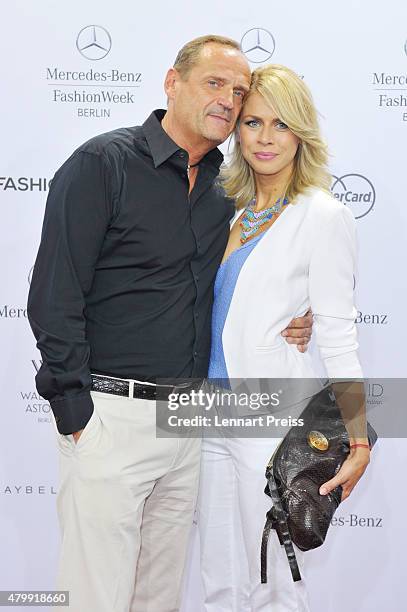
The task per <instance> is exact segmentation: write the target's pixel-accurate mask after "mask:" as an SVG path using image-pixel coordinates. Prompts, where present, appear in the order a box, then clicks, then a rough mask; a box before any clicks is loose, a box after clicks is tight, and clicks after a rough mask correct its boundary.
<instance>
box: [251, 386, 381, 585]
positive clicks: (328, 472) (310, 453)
mask: <svg viewBox="0 0 407 612" xmlns="http://www.w3.org/2000/svg"><path fill="white" fill-rule="evenodd" d="M300 418H301V419H303V421H304V425H303V426H301V427H292V428H291V429H290V431H289V432H288V433H287V435H286V436H285V437H284V439H283V440H282V442H281V443H280V445H279V446H278V447H277V449H276V450H275V452H274V453H273V456H272V457H271V459H270V461H269V463H268V465H267V468H266V479H267V485H266V488H265V493H266V494H267V495H269V496H270V497H271V499H272V502H273V506H272V508H271V509H270V510H269V511H268V512H267V520H266V524H265V526H264V531H263V539H262V546H261V582H263V583H264V582H267V541H268V537H269V534H270V529H275V530H276V531H277V535H278V537H279V540H280V544H281V545H283V546H284V547H285V551H286V554H287V559H288V562H289V565H290V569H291V574H292V577H293V580H294V581H297V580H301V575H300V572H299V569H298V564H297V560H296V557H295V551H294V548H293V543H294V544H295V545H296V546H297V547H298V548H299V549H300V550H303V551H306V550H311V549H313V548H317V547H318V546H321V544H323V542H324V540H325V537H326V534H327V531H328V528H329V525H330V523H331V519H332V517H333V515H334V513H335V510H336V509H337V507H338V506H339V504H340V501H341V495H342V487H341V486H339V487H337V488H336V489H334V490H333V491H331V492H330V493H328V494H327V495H320V493H319V488H320V486H321V485H322V484H323V483H324V482H326V481H327V480H330V479H331V478H333V477H334V476H335V474H336V473H337V472H338V470H339V469H340V467H341V466H342V463H343V462H344V461H345V459H346V457H347V456H348V454H349V438H348V433H347V431H346V428H345V425H344V423H343V420H342V416H341V412H340V409H339V407H338V405H337V402H336V399H335V395H334V393H333V391H332V387H331V386H328V387H325V388H324V389H322V391H320V392H319V393H318V394H317V395H315V396H314V397H313V398H312V399H311V401H310V402H309V403H308V405H307V406H306V408H305V409H304V410H303V412H302V413H301V416H300ZM367 436H368V439H369V444H370V447H371V448H372V446H373V445H374V444H375V442H376V440H377V434H376V432H375V431H374V429H373V427H372V426H371V425H370V424H369V423H367Z"/></svg>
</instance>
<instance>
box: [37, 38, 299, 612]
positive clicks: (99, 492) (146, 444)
mask: <svg viewBox="0 0 407 612" xmlns="http://www.w3.org/2000/svg"><path fill="white" fill-rule="evenodd" d="M249 85H250V70H249V66H248V64H247V61H246V59H245V57H244V55H243V54H242V53H241V51H240V49H239V46H238V44H237V43H235V42H234V41H232V40H229V39H225V38H221V37H216V36H210V37H202V38H200V39H196V40H195V41H192V42H190V43H188V44H187V45H185V47H184V48H183V49H182V50H181V51H180V53H179V54H178V56H177V59H176V62H175V64H174V68H171V69H170V70H169V71H168V74H167V77H166V81H165V90H166V93H167V97H168V110H167V111H163V110H157V111H154V112H153V113H152V114H151V115H150V117H149V118H148V119H147V120H146V121H145V123H144V124H143V125H142V126H138V127H132V128H124V129H119V130H114V131H113V132H109V133H106V134H102V135H100V136H97V137H95V138H93V139H91V140H90V141H88V142H87V143H85V144H84V145H82V146H81V147H79V148H78V149H77V150H76V151H75V152H74V153H73V154H72V155H71V157H70V158H69V159H68V160H67V161H66V162H65V163H64V164H63V165H62V167H61V168H60V169H59V170H58V171H57V173H56V174H55V177H54V179H53V181H52V185H51V188H50V193H49V196H48V200H47V206H46V212H45V218H44V225H43V231H42V238H41V244H40V247H39V252H38V256H37V260H36V263H35V267H34V272H33V277H32V283H31V289H30V295H29V302H28V315H29V320H30V324H31V327H32V329H33V332H34V334H35V336H36V338H37V346H38V348H39V350H40V351H41V354H42V358H43V364H42V367H41V369H40V371H39V372H38V375H37V377H36V382H37V389H38V391H39V393H40V394H41V395H42V396H43V397H45V398H46V399H48V400H49V401H50V403H51V407H52V411H53V414H54V416H55V422H56V427H57V437H58V443H59V448H60V459H61V486H60V490H59V493H58V511H59V519H60V524H61V529H62V536H63V537H62V549H61V563H60V570H59V579H58V587H59V588H61V589H68V590H69V591H70V599H71V603H70V610H71V611H72V612H85V611H86V612H93V611H94V612H105V611H106V612H113V611H114V612H128V611H129V610H131V612H173V611H175V610H178V609H179V593H180V586H181V579H182V572H183V568H184V563H185V551H186V546H187V541H188V535H189V532H190V527H191V523H192V513H193V510H194V505H195V497H196V490H197V482H198V472H199V450H200V446H199V440H197V439H180V440H177V439H162V438H161V439H157V437H156V436H155V402H154V401H152V400H154V399H155V397H156V385H155V382H156V381H158V380H159V379H190V378H195V379H196V378H198V379H199V378H204V377H205V376H206V374H207V367H208V359H209V350H210V320H211V306H212V291H213V281H214V278H215V274H216V271H217V268H218V266H219V264H220V261H221V259H222V255H223V252H224V249H225V247H226V243H227V240H228V233H229V221H230V219H231V218H232V216H233V213H234V207H233V203H232V202H231V201H229V200H227V199H226V198H225V197H224V195H223V193H222V190H221V189H220V187H219V186H218V185H217V184H216V181H215V179H216V177H217V175H218V172H219V167H220V164H221V162H222V159H223V156H222V154H221V153H220V151H219V150H218V149H217V148H216V146H217V145H218V144H220V143H222V142H223V141H224V140H226V138H227V137H228V136H229V134H230V133H231V131H232V129H233V127H234V124H235V122H236V119H237V117H238V114H239V112H240V108H241V105H242V100H243V97H244V95H245V93H246V92H247V91H248V88H249ZM300 325H301V324H300ZM309 325H310V323H309V321H308V320H305V322H304V323H303V328H304V329H302V330H299V331H298V330H297V331H295V330H294V331H292V332H289V333H291V334H292V335H293V336H294V335H295V334H298V333H299V334H300V335H304V336H308V335H309V333H310V330H309V329H308V327H307V326H309ZM292 341H297V342H298V343H299V344H301V343H303V342H304V338H299V339H298V340H292ZM170 390H171V389H170V387H169V391H170ZM164 391H165V389H164Z"/></svg>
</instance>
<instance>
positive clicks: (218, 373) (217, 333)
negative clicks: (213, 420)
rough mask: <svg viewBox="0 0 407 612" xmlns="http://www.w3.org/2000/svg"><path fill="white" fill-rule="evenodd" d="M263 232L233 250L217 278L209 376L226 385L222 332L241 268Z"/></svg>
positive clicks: (213, 380)
mask: <svg viewBox="0 0 407 612" xmlns="http://www.w3.org/2000/svg"><path fill="white" fill-rule="evenodd" d="M264 234H265V232H262V233H261V234H259V235H258V236H256V237H255V238H252V239H251V240H249V241H248V242H246V243H245V244H243V245H242V246H241V247H239V248H238V249H236V250H235V251H233V253H232V254H231V255H230V256H229V257H228V258H227V260H226V261H225V262H224V263H223V264H221V265H220V267H219V269H218V273H217V275H216V279H215V287H214V301H213V309H212V344H211V356H210V360H209V370H208V378H210V379H212V382H215V381H216V382H217V384H220V386H223V387H226V386H228V385H227V381H228V379H229V376H228V371H227V368H226V363H225V355H224V353H223V343H222V333H223V328H224V326H225V321H226V317H227V315H228V311H229V307H230V303H231V301H232V297H233V292H234V290H235V287H236V283H237V279H238V278H239V274H240V270H241V269H242V266H243V264H244V262H245V261H246V259H247V258H248V256H249V255H250V253H251V252H252V251H253V249H254V247H255V246H256V244H257V243H258V242H259V241H260V240H261V238H262V236H264Z"/></svg>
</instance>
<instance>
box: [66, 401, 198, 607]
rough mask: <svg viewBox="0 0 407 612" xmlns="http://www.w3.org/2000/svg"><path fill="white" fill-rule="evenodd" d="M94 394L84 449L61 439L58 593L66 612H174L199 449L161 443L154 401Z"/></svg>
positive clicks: (187, 443) (194, 442) (193, 444)
mask: <svg viewBox="0 0 407 612" xmlns="http://www.w3.org/2000/svg"><path fill="white" fill-rule="evenodd" d="M91 395H92V399H93V402H94V407H95V409H94V412H93V414H92V417H91V419H90V421H89V422H88V423H87V425H86V427H85V429H84V431H83V433H82V434H81V436H80V438H79V441H78V442H77V443H75V441H74V439H73V436H72V435H71V434H70V435H68V436H64V435H62V434H59V433H57V438H58V446H59V450H60V453H59V455H60V488H59V492H58V496H57V509H58V517H59V521H60V528H61V535H62V542H61V555H60V565H59V573H58V584H57V588H58V589H61V590H68V591H69V592H70V607H69V610H70V612H176V611H178V610H179V606H180V592H181V586H182V576H183V570H184V565H185V557H186V550H187V544H188V538H189V534H190V530H191V527H192V521H193V512H194V508H195V504H196V495H197V489H198V479H199V461H200V444H201V441H200V440H199V439H174V438H172V439H168V438H157V437H156V428H155V423H156V404H155V402H154V401H148V400H139V399H129V398H123V397H120V396H116V395H108V394H105V393H99V392H92V394H91ZM56 610H59V608H56Z"/></svg>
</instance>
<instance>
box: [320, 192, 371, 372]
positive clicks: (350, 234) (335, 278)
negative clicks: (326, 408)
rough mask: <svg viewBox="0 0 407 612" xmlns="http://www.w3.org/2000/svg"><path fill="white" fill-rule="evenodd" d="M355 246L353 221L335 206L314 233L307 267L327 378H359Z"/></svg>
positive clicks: (342, 207)
mask: <svg viewBox="0 0 407 612" xmlns="http://www.w3.org/2000/svg"><path fill="white" fill-rule="evenodd" d="M328 205H329V204H328ZM356 249H357V245H356V221H355V219H354V217H353V215H352V213H351V212H350V210H349V209H348V208H346V206H343V205H340V206H336V205H335V210H334V211H333V214H332V216H330V219H329V221H328V222H327V223H326V224H325V225H324V226H322V227H321V231H320V232H319V233H318V238H317V240H316V244H315V245H314V248H313V250H312V254H311V260H310V267H309V297H310V303H311V308H312V311H313V314H314V329H315V334H316V341H317V345H318V347H319V350H320V353H321V357H322V359H323V361H324V364H325V367H326V370H327V374H328V376H329V377H330V378H362V377H363V373H362V369H361V366H360V363H359V358H358V354H357V349H358V346H359V345H358V341H357V331H356V324H355V318H356V314H357V312H356V308H355V305H354V301H353V299H354V296H353V286H354V274H355V270H356Z"/></svg>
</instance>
